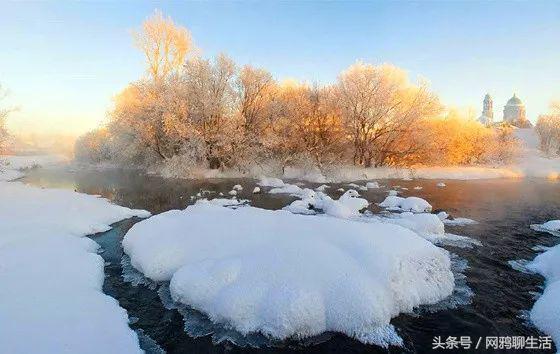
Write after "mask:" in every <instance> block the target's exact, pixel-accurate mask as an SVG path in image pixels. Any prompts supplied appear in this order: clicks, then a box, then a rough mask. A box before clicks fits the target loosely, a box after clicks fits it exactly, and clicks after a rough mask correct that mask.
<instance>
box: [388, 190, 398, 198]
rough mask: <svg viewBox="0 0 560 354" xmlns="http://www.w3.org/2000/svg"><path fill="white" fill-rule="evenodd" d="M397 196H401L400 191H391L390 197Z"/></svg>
mask: <svg viewBox="0 0 560 354" xmlns="http://www.w3.org/2000/svg"><path fill="white" fill-rule="evenodd" d="M397 194H399V191H396V190H394V189H391V190H390V191H389V195H390V196H395V195H397Z"/></svg>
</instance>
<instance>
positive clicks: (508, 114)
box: [478, 94, 532, 128]
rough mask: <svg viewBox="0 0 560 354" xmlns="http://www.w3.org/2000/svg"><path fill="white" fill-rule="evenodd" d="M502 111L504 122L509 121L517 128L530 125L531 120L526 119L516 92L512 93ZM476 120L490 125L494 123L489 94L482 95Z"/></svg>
mask: <svg viewBox="0 0 560 354" xmlns="http://www.w3.org/2000/svg"><path fill="white" fill-rule="evenodd" d="M503 112H504V115H503V122H504V123H509V124H511V125H513V126H516V127H518V128H529V127H531V126H532V124H531V122H529V120H527V116H526V113H525V105H524V104H523V102H522V101H521V100H520V99H519V97H517V95H516V94H513V97H512V98H510V99H509V100H508V101H507V103H506V105H505V106H504V111H503ZM478 120H479V121H480V122H481V123H482V124H484V125H486V126H492V125H494V123H495V122H494V110H493V101H492V97H491V96H490V95H489V94H486V96H484V101H483V102H482V115H481V116H480V118H479V119H478Z"/></svg>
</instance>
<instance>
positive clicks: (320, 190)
mask: <svg viewBox="0 0 560 354" xmlns="http://www.w3.org/2000/svg"><path fill="white" fill-rule="evenodd" d="M327 188H330V186H328V185H326V184H321V185H320V186H319V187H317V188H315V190H316V191H317V192H324V191H325V189H327Z"/></svg>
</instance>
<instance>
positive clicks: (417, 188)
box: [414, 186, 423, 191]
mask: <svg viewBox="0 0 560 354" xmlns="http://www.w3.org/2000/svg"><path fill="white" fill-rule="evenodd" d="M422 188H423V187H420V186H416V187H414V190H417V191H419V190H421V189H422Z"/></svg>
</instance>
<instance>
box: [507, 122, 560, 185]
mask: <svg viewBox="0 0 560 354" xmlns="http://www.w3.org/2000/svg"><path fill="white" fill-rule="evenodd" d="M515 135H516V136H517V138H519V139H520V141H521V144H522V151H521V156H520V158H519V160H518V161H517V163H516V164H515V165H514V166H511V169H512V170H514V171H516V173H517V174H518V175H520V176H523V177H540V178H549V179H560V157H549V156H546V155H545V154H544V153H543V152H541V151H540V150H539V149H538V145H539V137H538V135H537V133H536V131H535V130H534V129H532V128H531V129H516V130H515Z"/></svg>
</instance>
